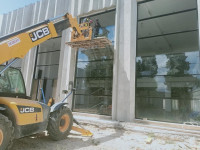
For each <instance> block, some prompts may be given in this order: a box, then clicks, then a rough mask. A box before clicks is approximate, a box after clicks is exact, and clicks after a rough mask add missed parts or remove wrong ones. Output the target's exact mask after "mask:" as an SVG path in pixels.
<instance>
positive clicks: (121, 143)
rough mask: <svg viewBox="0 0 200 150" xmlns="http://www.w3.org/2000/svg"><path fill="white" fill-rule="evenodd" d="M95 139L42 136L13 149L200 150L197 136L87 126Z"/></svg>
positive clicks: (16, 141)
mask: <svg viewBox="0 0 200 150" xmlns="http://www.w3.org/2000/svg"><path fill="white" fill-rule="evenodd" d="M85 127H86V128H87V129H89V130H90V131H91V132H92V133H93V134H94V136H93V137H81V136H80V134H76V133H75V132H71V134H70V135H69V136H68V137H67V138H66V139H65V140H62V141H52V140H51V139H50V138H49V137H48V136H47V135H45V133H41V134H36V135H33V136H29V137H25V138H21V139H18V140H15V143H14V144H13V149H12V150H130V149H133V150H157V149H158V150H160V149H161V150H165V149H166V150H171V149H175V150H177V149H180V150H185V149H189V150H190V149H191V150H198V149H200V137H194V136H188V135H175V134H168V133H167V134H164V133H155V132H154V133H153V132H146V131H145V132H138V131H136V132H134V131H130V130H125V129H119V128H102V127H98V126H94V125H86V126H85Z"/></svg>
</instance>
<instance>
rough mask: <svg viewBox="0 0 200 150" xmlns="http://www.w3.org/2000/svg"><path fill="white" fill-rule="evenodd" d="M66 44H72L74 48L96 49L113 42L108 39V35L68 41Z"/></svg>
mask: <svg viewBox="0 0 200 150" xmlns="http://www.w3.org/2000/svg"><path fill="white" fill-rule="evenodd" d="M66 44H67V45H69V46H71V47H72V48H85V49H94V48H106V47H107V46H110V45H112V42H111V41H110V40H108V38H107V37H98V38H94V39H92V40H84V41H76V42H66Z"/></svg>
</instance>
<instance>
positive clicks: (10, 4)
mask: <svg viewBox="0 0 200 150" xmlns="http://www.w3.org/2000/svg"><path fill="white" fill-rule="evenodd" d="M37 1H39V0H0V2H1V5H0V15H2V14H5V13H8V12H10V11H12V10H15V9H18V8H21V7H24V6H26V5H29V4H31V3H35V2H37Z"/></svg>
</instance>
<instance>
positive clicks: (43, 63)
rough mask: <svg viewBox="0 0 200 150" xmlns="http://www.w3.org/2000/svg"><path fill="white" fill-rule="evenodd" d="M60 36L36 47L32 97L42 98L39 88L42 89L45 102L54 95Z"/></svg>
mask: <svg viewBox="0 0 200 150" xmlns="http://www.w3.org/2000/svg"><path fill="white" fill-rule="evenodd" d="M60 46H61V37H58V38H54V39H50V40H48V41H46V42H44V43H42V44H40V45H39V47H38V52H37V58H36V66H35V74H34V82H33V88H32V89H33V90H32V98H33V99H38V100H41V101H42V100H43V97H42V94H41V91H40V89H41V88H42V89H43V91H44V95H45V99H46V103H47V101H48V100H49V98H51V97H55V93H56V87H57V79H58V68H59V59H60Z"/></svg>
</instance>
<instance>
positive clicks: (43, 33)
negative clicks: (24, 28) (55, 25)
mask: <svg viewBox="0 0 200 150" xmlns="http://www.w3.org/2000/svg"><path fill="white" fill-rule="evenodd" d="M49 34H50V31H49V28H48V27H44V28H42V29H39V30H36V31H34V32H32V33H30V34H29V36H30V38H31V40H32V41H33V42H35V41H37V40H39V39H41V38H43V37H45V36H47V35H49Z"/></svg>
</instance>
